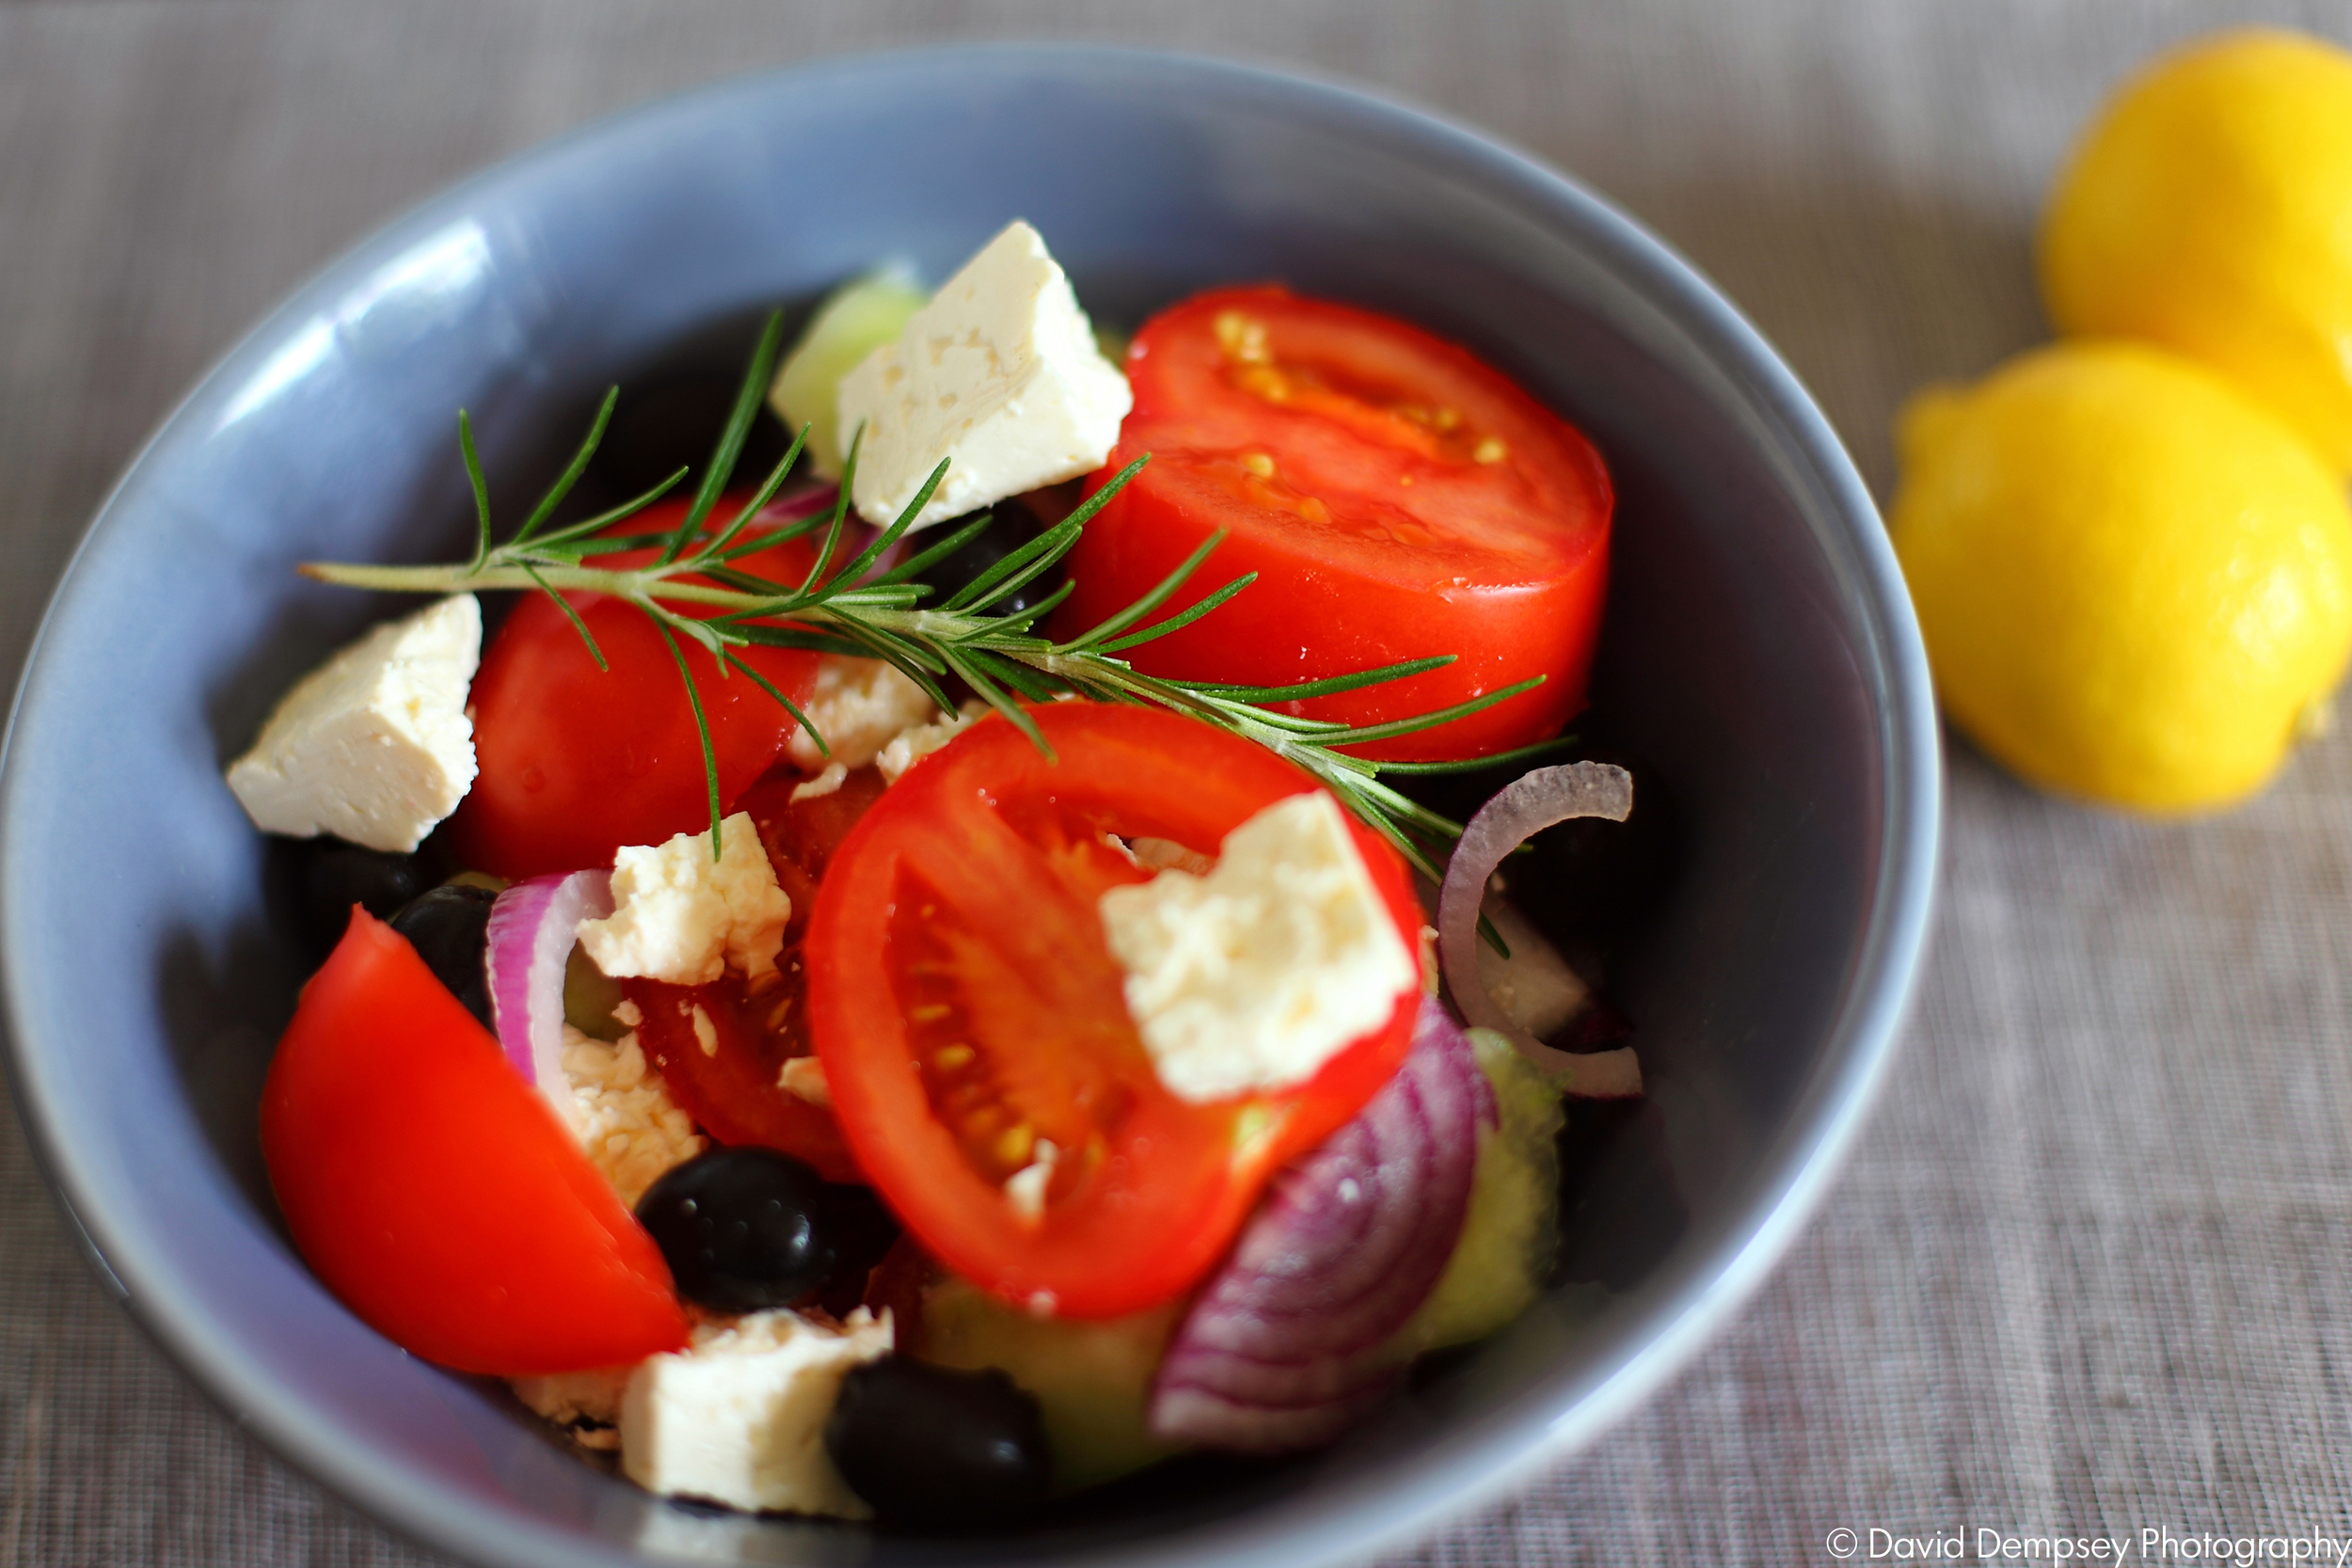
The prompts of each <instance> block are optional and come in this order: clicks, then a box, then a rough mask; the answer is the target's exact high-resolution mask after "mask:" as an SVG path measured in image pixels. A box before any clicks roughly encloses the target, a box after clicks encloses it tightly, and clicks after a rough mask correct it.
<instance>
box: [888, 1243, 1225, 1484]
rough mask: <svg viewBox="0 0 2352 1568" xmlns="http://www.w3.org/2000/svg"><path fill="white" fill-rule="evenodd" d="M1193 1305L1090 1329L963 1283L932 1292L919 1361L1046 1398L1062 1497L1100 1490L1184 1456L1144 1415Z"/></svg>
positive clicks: (1042, 1401) (1173, 1305)
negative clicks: (992, 1373) (1001, 1377)
mask: <svg viewBox="0 0 2352 1568" xmlns="http://www.w3.org/2000/svg"><path fill="white" fill-rule="evenodd" d="M1185 1305H1186V1304H1185V1303H1184V1302H1182V1301H1171V1302H1169V1303H1168V1304H1167V1305H1165V1306H1162V1307H1152V1308H1151V1309H1150V1310H1148V1311H1143V1312H1137V1313H1136V1314H1134V1315H1133V1316H1130V1317H1125V1318H1110V1319H1105V1320H1103V1321H1101V1322H1095V1323H1085V1322H1079V1321H1077V1320H1075V1319H1070V1318H1037V1317H1032V1316H1030V1315H1029V1314H1028V1313H1026V1312H1025V1311H1023V1310H1022V1309H1021V1308H1019V1307H1013V1306H1010V1305H1009V1304H1007V1303H1005V1302H1001V1301H998V1300H997V1299H996V1298H995V1297H994V1296H992V1295H989V1294H987V1293H986V1292H985V1291H981V1290H980V1289H979V1288H978V1287H977V1286H975V1285H972V1284H969V1283H967V1282H965V1281H964V1280H961V1279H954V1278H950V1279H946V1280H943V1281H941V1282H940V1283H938V1284H936V1285H933V1286H931V1287H930V1288H929V1289H928V1290H926V1291H924V1293H923V1326H922V1331H921V1336H920V1342H919V1344H918V1345H917V1346H916V1348H915V1351H914V1354H915V1358H916V1359H917V1360H922V1361H929V1362H930V1363H932V1364H933V1365H935V1366H941V1367H953V1368H956V1369H958V1370H963V1371H977V1370H981V1369H982V1368H987V1367H995V1368H998V1369H1000V1370H1003V1371H1005V1372H1007V1373H1009V1375H1010V1376H1011V1378H1012V1380H1013V1381H1014V1382H1015V1383H1017V1384H1019V1385H1020V1386H1022V1387H1024V1388H1025V1389H1027V1390H1028V1391H1029V1392H1030V1393H1032V1394H1034V1395H1036V1396H1037V1402H1038V1404H1039V1405H1040V1407H1041V1409H1042V1411H1043V1413H1044V1417H1045V1439H1046V1442H1047V1443H1048V1444H1049V1445H1050V1446H1051V1447H1052V1449H1053V1450H1054V1483H1055V1485H1056V1486H1057V1488H1059V1489H1060V1490H1062V1491H1076V1490H1077V1489H1078V1488H1080V1487H1084V1486H1095V1485H1099V1484H1101V1483H1102V1482H1104V1481H1112V1480H1115V1479H1117V1478H1118V1477H1120V1476H1123V1475H1125V1474H1126V1473H1127V1472H1128V1471H1130V1470H1139V1469H1141V1468H1143V1466H1145V1465H1149V1464H1152V1462H1153V1461H1154V1460H1159V1459H1165V1458H1167V1457H1168V1455H1169V1454H1172V1453H1174V1452H1176V1451H1177V1448H1176V1445H1174V1444H1171V1443H1164V1442H1162V1441H1160V1440H1159V1439H1158V1438H1156V1437H1153V1436H1152V1434H1151V1433H1150V1432H1149V1431H1148V1430H1147V1429H1146V1428H1145V1425H1144V1417H1145V1414H1146V1411H1147V1410H1148V1408H1149V1406H1150V1403H1151V1399H1152V1374H1154V1373H1155V1372H1157V1371H1158V1370H1160V1357H1161V1355H1162V1354H1164V1353H1165V1352H1166V1351H1167V1349H1168V1336H1169V1335H1170V1334H1171V1333H1173V1332H1174V1331H1175V1328H1176V1320H1177V1319H1178V1318H1179V1317H1180V1316H1181V1315H1182V1314H1183V1312H1184V1307H1185Z"/></svg>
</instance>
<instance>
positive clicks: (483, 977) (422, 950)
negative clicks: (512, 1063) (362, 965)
mask: <svg viewBox="0 0 2352 1568" xmlns="http://www.w3.org/2000/svg"><path fill="white" fill-rule="evenodd" d="M497 899H498V895H497V894H495V893H493V892H491V891H490V890H489V889H488V888H486V887H475V886H473V885H472V884H471V883H469V882H446V883H443V884H442V885H441V886H439V887H437V888H432V889H428V890H427V891H426V892H423V893H421V894H419V895H417V896H416V897H414V898H411V899H410V900H408V902H406V903H405V904H403V905H402V906H401V907H400V908H399V909H398V910H396V911H393V913H392V918H391V927H392V929H393V930H395V931H398V932H399V933H400V934H401V935H402V936H404V937H406V938H407V939H408V942H409V945H411V946H412V947H414V948H416V950H417V956H418V957H419V958H422V959H423V960H424V962H425V967H426V968H428V969H430V970H432V971H433V974H434V976H435V978H437V979H438V980H439V981H440V982H441V984H443V985H445V986H447V987H448V988H449V989H450V993H451V994H452V995H453V996H455V997H456V998H457V1000H458V1001H460V1002H463V1003H464V1004H465V1005H466V1010H467V1011H468V1012H469V1013H471V1014H473V1016H474V1017H476V1018H478V1019H480V1020H481V1021H482V1026H483V1027H484V1028H485V1029H487V1030H489V1031H491V1032H492V1033H493V1034H495V1033H497V1031H498V1025H497V1024H496V1023H495V1022H492V1020H491V1017H490V972H489V968H488V966H487V965H486V964H485V962H484V961H483V960H484V953H485V950H486V949H487V947H488V946H489V931H490V906H491V904H493V903H494V902H496V901H497Z"/></svg>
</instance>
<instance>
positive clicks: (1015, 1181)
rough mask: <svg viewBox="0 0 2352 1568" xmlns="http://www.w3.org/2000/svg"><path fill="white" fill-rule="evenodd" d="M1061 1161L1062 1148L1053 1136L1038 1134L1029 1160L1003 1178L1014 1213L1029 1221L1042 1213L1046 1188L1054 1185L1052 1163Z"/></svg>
mask: <svg viewBox="0 0 2352 1568" xmlns="http://www.w3.org/2000/svg"><path fill="white" fill-rule="evenodd" d="M1060 1161H1061V1150H1060V1149H1059V1148H1057V1147H1055V1144H1054V1140H1053V1139H1051V1138H1040V1139H1038V1141H1037V1144H1036V1147H1035V1148H1033V1149H1032V1150H1031V1151H1030V1154H1029V1163H1028V1164H1025V1165H1023V1166H1022V1167H1021V1168H1020V1169H1019V1170H1017V1171H1014V1172H1013V1173H1012V1174H1011V1175H1010V1176H1008V1177H1007V1178H1005V1201H1006V1202H1007V1203H1008V1204H1009V1205H1011V1207H1012V1212H1014V1213H1015V1214H1018V1215H1019V1216H1020V1217H1021V1218H1022V1219H1024V1220H1025V1221H1027V1222H1028V1223H1030V1224H1032V1225H1034V1224H1036V1223H1037V1222H1038V1221H1039V1220H1041V1219H1043V1218H1044V1217H1045V1190H1046V1188H1048V1187H1050V1186H1051V1185H1053V1181H1054V1166H1055V1165H1056V1164H1059V1163H1060Z"/></svg>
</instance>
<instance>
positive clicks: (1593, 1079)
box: [1438, 762, 1642, 1099]
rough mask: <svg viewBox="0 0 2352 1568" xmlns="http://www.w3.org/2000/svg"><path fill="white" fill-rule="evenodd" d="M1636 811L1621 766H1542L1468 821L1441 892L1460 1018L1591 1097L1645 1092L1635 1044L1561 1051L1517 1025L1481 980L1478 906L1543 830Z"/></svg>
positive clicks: (1441, 931)
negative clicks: (1503, 868) (1498, 875)
mask: <svg viewBox="0 0 2352 1568" xmlns="http://www.w3.org/2000/svg"><path fill="white" fill-rule="evenodd" d="M1632 810H1633V775H1632V774H1630V773H1629V772H1627V771H1626V770H1625V769H1624V768H1613V767H1612V766H1610V765H1609V764H1608V763H1605V762H1576V763H1569V764H1568V765H1566V766H1565V767H1562V768H1536V769H1534V771H1533V772H1530V773H1527V774H1525V775H1523V776H1522V777H1520V778H1518V779H1516V780H1514V781H1513V782H1512V783H1510V784H1506V785H1504V786H1503V787H1502V790H1500V791H1499V792H1498V793H1497V794H1496V795H1495V798H1494V799H1493V800H1488V801H1487V802H1486V804H1485V805H1483V806H1481V807H1480V808H1479V809H1478V815H1477V816H1473V817H1471V818H1470V824H1469V826H1467V827H1465V828H1464V829H1463V830H1462V842H1461V843H1460V844H1458V845H1456V846H1455V847H1454V858H1453V859H1452V860H1451V861H1449V862H1447V863H1446V868H1445V885H1444V886H1443V887H1442V888H1441V889H1439V890H1438V959H1439V960H1440V961H1441V962H1442V963H1443V965H1444V966H1445V983H1446V989H1447V990H1450V991H1452V992H1453V993H1454V1005H1455V1006H1458V1007H1460V1008H1461V1009H1462V1016H1463V1017H1464V1018H1466V1019H1468V1020H1469V1021H1470V1023H1471V1025H1472V1026H1473V1027H1475V1028H1481V1029H1492V1030H1494V1031H1495V1032H1496V1033H1498V1034H1500V1035H1502V1036H1503V1037H1505V1038H1507V1039H1508V1040H1510V1042H1511V1043H1512V1044H1513V1045H1515V1046H1517V1047H1518V1050H1519V1053H1520V1054H1521V1055H1523V1056H1525V1057H1526V1058H1527V1059H1528V1060H1529V1061H1531V1062H1533V1063H1534V1064H1535V1065H1536V1066H1537V1067H1539V1068H1541V1069H1544V1071H1545V1072H1546V1073H1547V1074H1549V1076H1550V1077H1552V1078H1553V1079H1555V1080H1558V1081H1559V1083H1560V1085H1561V1088H1562V1089H1563V1090H1564V1091H1565V1092H1566V1093H1568V1094H1573V1095H1582V1096H1585V1097H1587V1098H1591V1099H1631V1098H1633V1097H1635V1096H1638V1095H1639V1094H1640V1093H1641V1092H1642V1066H1641V1063H1640V1061H1639V1060H1638V1059H1636V1058H1635V1056H1634V1054H1633V1050H1632V1048H1631V1047H1630V1046H1624V1047H1620V1048H1619V1049H1617V1050H1615V1051H1595V1052H1587V1053H1575V1052H1568V1051H1555V1050H1553V1049H1552V1048H1551V1047H1550V1046H1548V1045H1546V1044H1544V1042H1543V1041H1541V1040H1539V1039H1537V1038H1535V1037H1534V1036H1533V1035H1531V1034H1529V1033H1527V1031H1525V1030H1524V1029H1521V1028H1520V1027H1518V1025H1517V1024H1515V1023H1513V1022H1511V1019H1510V1017H1509V1015H1508V1014H1506V1013H1504V1012H1503V1010H1502V1008H1501V1007H1499V1006H1496V1005H1495V1001H1494V999H1493V998H1492V997H1490V996H1488V995H1487V994H1486V982H1484V981H1483V980H1481V979H1480V978H1479V977H1478V942H1479V936H1478V911H1479V906H1480V904H1481V903H1483V902H1484V901H1485V898H1486V879H1488V878H1489V877H1491V876H1493V875H1494V872H1495V867H1497V866H1499V865H1501V864H1502V862H1503V858H1504V857H1505V856H1507V855H1509V854H1510V853H1511V851H1512V850H1514V849H1517V848H1518V847H1519V846H1520V845H1522V844H1524V843H1526V842H1527V841H1528V840H1529V839H1531V838H1533V837H1534V836H1535V834H1536V833H1537V832H1541V831H1542V830H1543V829H1546V828H1549V827H1550V826H1551V825H1552V824H1553V823H1555V822H1565V821H1567V820H1568V819H1569V818H1571V817H1576V816H1605V817H1608V818H1609V819H1610V820H1611V821H1613V822H1622V821H1624V820H1625V819H1626V817H1627V816H1629V814H1630V813H1631V812H1632Z"/></svg>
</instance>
